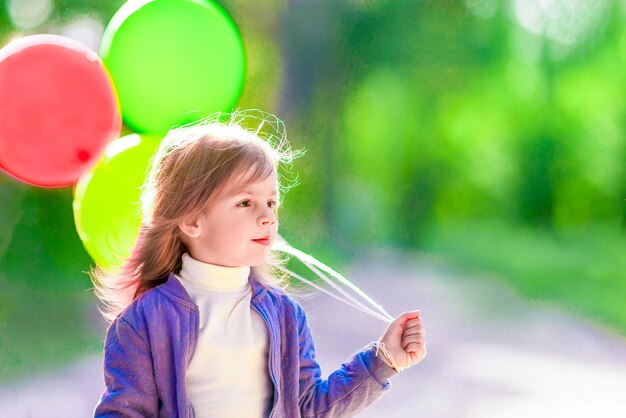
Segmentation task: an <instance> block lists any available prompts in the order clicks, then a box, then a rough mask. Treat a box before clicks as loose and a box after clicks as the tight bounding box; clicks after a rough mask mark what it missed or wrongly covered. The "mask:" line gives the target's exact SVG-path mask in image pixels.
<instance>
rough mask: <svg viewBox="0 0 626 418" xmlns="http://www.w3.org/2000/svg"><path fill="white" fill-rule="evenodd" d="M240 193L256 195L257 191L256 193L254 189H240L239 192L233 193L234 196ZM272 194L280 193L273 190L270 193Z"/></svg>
mask: <svg viewBox="0 0 626 418" xmlns="http://www.w3.org/2000/svg"><path fill="white" fill-rule="evenodd" d="M240 194H248V195H251V196H256V193H254V192H253V191H252V190H240V191H238V192H235V193H234V194H233V196H238V195H240ZM270 196H278V193H277V192H276V190H273V191H272V192H271V193H270Z"/></svg>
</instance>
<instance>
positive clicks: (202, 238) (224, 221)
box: [181, 172, 278, 267]
mask: <svg viewBox="0 0 626 418" xmlns="http://www.w3.org/2000/svg"><path fill="white" fill-rule="evenodd" d="M241 178H246V176H245V175H244V176H242V177H241ZM277 205H278V182H277V178H276V173H274V172H272V174H270V175H269V176H268V177H267V178H266V179H265V180H262V181H260V182H258V183H252V184H249V185H247V186H245V185H244V184H242V183H236V184H235V185H233V186H232V187H230V188H229V187H227V189H226V190H225V191H224V192H223V193H222V194H221V196H220V197H218V199H216V200H215V201H214V202H213V204H212V205H210V207H209V208H208V209H207V210H205V211H204V213H202V215H201V216H200V217H199V218H198V219H197V230H196V235H197V236H196V237H193V236H190V237H189V240H188V241H190V242H189V244H188V246H189V251H190V253H191V256H192V257H193V258H195V259H196V260H199V261H203V262H205V263H211V264H217V265H220V266H225V267H239V266H255V265H259V264H262V263H264V262H265V260H266V257H267V256H268V255H269V253H270V248H271V246H272V244H273V242H274V237H275V236H276V232H277V231H278V220H277V218H276V212H277ZM181 229H183V227H182V226H181ZM183 231H185V230H184V229H183ZM185 232H187V231H185ZM188 235H190V234H188Z"/></svg>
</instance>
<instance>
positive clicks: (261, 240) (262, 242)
mask: <svg viewBox="0 0 626 418" xmlns="http://www.w3.org/2000/svg"><path fill="white" fill-rule="evenodd" d="M252 241H254V242H256V243H257V244H261V245H270V242H271V241H270V239H269V238H268V239H253V240H252Z"/></svg>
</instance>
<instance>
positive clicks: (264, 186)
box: [93, 115, 426, 418]
mask: <svg viewBox="0 0 626 418" xmlns="http://www.w3.org/2000/svg"><path fill="white" fill-rule="evenodd" d="M279 139H280V142H279V143H276V142H277V141H273V138H265V139H263V138H262V135H261V134H260V133H259V130H257V131H256V132H255V131H251V130H248V129H246V128H244V127H243V125H242V123H241V121H240V120H238V116H236V115H233V116H231V118H230V120H229V121H227V122H217V119H216V120H215V121H212V122H208V121H204V122H203V123H200V124H196V125H193V126H187V127H182V128H177V129H174V130H171V131H170V132H169V133H168V135H167V136H166V137H165V139H164V140H163V143H162V144H161V147H160V149H159V151H158V152H157V154H156V155H155V157H154V159H153V162H152V169H151V172H150V175H149V177H148V180H147V181H146V185H145V188H144V191H143V195H142V213H143V218H142V224H141V228H140V233H139V237H138V240H137V243H136V245H135V248H134V249H133V252H132V254H131V256H130V257H129V258H128V260H127V261H126V263H125V264H124V265H123V266H122V267H121V268H120V269H119V271H117V272H114V273H112V272H105V271H103V270H99V269H97V270H94V273H93V280H94V285H95V289H96V293H97V295H98V297H99V298H100V299H101V300H102V301H103V302H104V303H105V305H106V306H107V311H106V312H103V313H104V314H105V316H106V317H107V319H109V320H110V321H112V322H111V324H110V326H109V328H108V330H107V333H106V340H105V344H104V377H105V384H106V391H105V392H104V393H103V394H102V396H101V398H100V400H99V403H98V405H97V406H96V408H95V413H94V414H95V416H96V417H121V416H123V417H184V418H191V417H217V418H225V417H237V418H245V417H268V416H269V417H280V418H283V417H284V418H295V417H301V416H302V417H347V416H354V415H356V414H357V413H359V412H360V411H362V410H363V409H364V408H365V407H367V406H368V405H370V404H371V403H373V402H374V401H375V400H377V399H378V398H379V397H380V396H382V395H383V394H384V393H385V391H386V390H387V389H389V388H390V385H391V383H390V382H389V380H388V379H389V378H390V377H391V376H393V375H395V374H396V373H398V372H399V371H401V370H403V369H406V368H409V367H411V366H413V365H415V364H417V363H419V362H420V361H421V360H422V359H423V358H424V356H425V355H426V348H425V341H424V331H423V328H422V320H421V317H420V313H419V311H411V312H405V313H404V314H402V315H400V316H399V317H397V318H396V319H395V320H394V321H393V322H391V324H390V325H389V326H388V328H387V330H386V331H385V333H384V334H383V336H382V337H381V338H380V339H379V340H378V341H376V342H373V343H370V344H368V345H367V346H365V347H364V348H362V349H361V350H359V351H357V352H356V353H355V354H353V355H352V356H351V357H350V359H349V360H347V361H346V362H345V363H344V364H342V365H341V367H340V368H339V369H337V370H336V371H334V372H333V373H332V374H330V376H329V377H328V378H327V379H326V380H323V379H322V378H321V370H320V366H319V365H318V363H317V362H316V360H315V346H314V343H313V339H312V337H311V331H310V329H309V327H308V325H307V319H306V315H305V313H304V311H303V310H302V308H301V307H300V305H299V304H298V303H297V302H295V301H294V300H293V299H292V298H291V297H290V296H288V295H287V294H286V293H285V289H286V285H285V284H284V283H283V281H284V279H281V278H280V277H279V276H278V275H277V274H275V271H276V270H277V269H276V268H275V266H279V265H281V264H283V263H284V262H285V261H284V260H281V259H279V258H278V257H277V255H276V254H275V253H274V252H273V251H272V244H273V242H274V240H276V239H280V237H279V235H278V234H277V230H278V219H277V208H278V206H279V204H280V196H281V194H282V192H284V185H281V184H280V182H279V177H278V173H277V169H278V168H279V166H280V164H282V163H289V162H290V161H291V159H292V158H293V157H294V156H295V153H292V152H291V151H290V150H289V147H288V145H287V143H286V142H285V140H284V137H283V138H279Z"/></svg>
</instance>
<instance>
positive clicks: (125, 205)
mask: <svg viewBox="0 0 626 418" xmlns="http://www.w3.org/2000/svg"><path fill="white" fill-rule="evenodd" d="M159 143H160V140H159V139H156V138H153V137H147V136H140V135H138V134H133V135H128V136H125V137H122V138H119V139H117V140H115V141H113V142H111V143H110V144H109V145H108V147H107V149H106V151H105V153H104V155H103V157H102V158H101V159H100V161H99V162H98V164H97V165H96V166H95V168H94V169H93V170H92V171H90V172H88V173H86V174H85V175H83V176H82V177H81V178H80V179H79V180H78V182H77V183H76V188H75V189H74V203H73V208H74V223H75V225H76V230H77V231H78V235H79V236H80V239H81V240H82V241H83V245H84V246H85V248H86V249H87V252H88V253H89V254H90V255H91V257H92V258H93V260H94V261H95V262H96V263H97V264H98V265H100V266H102V267H117V266H120V265H122V263H123V261H124V260H125V259H126V258H127V257H128V256H129V255H130V253H131V250H132V247H133V245H134V243H135V240H136V239H137V235H138V233H139V225H140V222H141V212H140V210H141V205H140V195H141V186H142V184H143V182H144V181H145V179H146V177H147V171H148V165H149V161H150V158H151V157H152V155H153V154H155V153H156V151H157V149H158V146H159Z"/></svg>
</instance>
